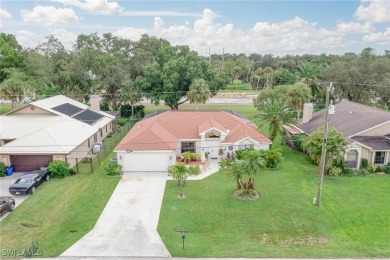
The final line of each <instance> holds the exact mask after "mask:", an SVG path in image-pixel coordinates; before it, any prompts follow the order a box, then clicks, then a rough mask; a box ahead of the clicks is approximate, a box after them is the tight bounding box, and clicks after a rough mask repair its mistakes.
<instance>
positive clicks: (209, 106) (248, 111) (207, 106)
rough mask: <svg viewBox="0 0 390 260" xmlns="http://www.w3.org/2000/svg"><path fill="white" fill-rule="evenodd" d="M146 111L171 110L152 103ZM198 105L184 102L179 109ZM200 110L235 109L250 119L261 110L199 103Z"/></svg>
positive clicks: (147, 106) (237, 105)
mask: <svg viewBox="0 0 390 260" xmlns="http://www.w3.org/2000/svg"><path fill="white" fill-rule="evenodd" d="M144 106H145V113H146V114H148V113H151V112H153V111H156V110H158V109H160V110H170V108H169V107H168V106H165V105H162V104H160V105H158V106H155V105H152V104H144ZM195 108H196V106H195V105H193V104H184V105H180V106H179V110H195ZM199 110H234V111H236V112H238V113H241V114H243V115H245V116H246V117H247V118H248V119H249V120H251V119H253V118H254V117H255V115H256V114H258V113H259V111H258V110H257V109H256V108H255V107H254V106H253V105H252V104H248V105H243V104H204V105H199Z"/></svg>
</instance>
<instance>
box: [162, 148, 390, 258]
mask: <svg viewBox="0 0 390 260" xmlns="http://www.w3.org/2000/svg"><path fill="white" fill-rule="evenodd" d="M284 158H285V159H284V161H283V162H282V163H281V164H280V166H279V168H278V169H277V170H268V171H266V172H265V173H264V174H262V175H261V176H258V177H256V180H255V185H256V188H257V189H258V190H260V191H261V198H260V199H259V200H257V201H239V200H235V199H233V198H232V191H233V189H234V188H235V185H234V183H233V181H231V180H229V179H227V178H226V177H225V176H224V174H223V173H221V172H218V173H216V174H214V175H212V176H210V177H208V178H206V179H204V180H202V181H188V182H187V186H186V187H185V188H184V193H185V195H186V198H185V199H177V197H176V196H177V195H178V193H179V187H178V186H177V185H176V183H175V182H174V181H170V182H168V183H167V186H166V189H165V195H164V200H163V205H162V209H161V214H160V222H159V226H158V231H159V233H160V235H161V237H162V239H163V241H164V243H165V244H166V246H167V248H168V250H169V251H170V253H171V254H172V256H178V257H286V258H292V257H296V258H308V257H314V258H317V257H319V258H325V257H326V258H334V257H346V258H347V257H352V258H358V257H390V239H389V234H390V225H389V223H390V206H389V198H388V196H387V194H388V192H389V187H390V176H389V175H385V176H379V175H371V176H353V177H326V178H325V180H324V190H323V196H322V204H321V205H320V206H314V205H312V202H313V198H314V197H315V195H316V188H317V175H316V167H315V166H314V165H313V164H311V162H310V161H309V160H308V158H307V157H306V156H305V155H303V154H301V153H298V152H295V151H290V150H289V149H287V148H284ZM178 230H186V231H187V232H188V234H187V237H186V247H185V250H182V244H181V233H178V232H177V231H178Z"/></svg>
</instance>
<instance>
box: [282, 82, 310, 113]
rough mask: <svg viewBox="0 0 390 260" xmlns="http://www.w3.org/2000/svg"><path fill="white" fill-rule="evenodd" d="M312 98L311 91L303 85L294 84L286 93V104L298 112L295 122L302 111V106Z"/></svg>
mask: <svg viewBox="0 0 390 260" xmlns="http://www.w3.org/2000/svg"><path fill="white" fill-rule="evenodd" d="M311 98H312V96H311V89H310V88H309V87H308V86H307V85H306V84H303V83H295V84H294V86H293V87H292V88H290V89H289V90H288V92H287V103H288V104H289V106H290V107H291V108H293V109H294V110H295V111H297V112H298V114H297V120H298V119H299V117H300V113H301V112H302V110H303V104H305V103H306V102H307V101H309V100H310V99H311Z"/></svg>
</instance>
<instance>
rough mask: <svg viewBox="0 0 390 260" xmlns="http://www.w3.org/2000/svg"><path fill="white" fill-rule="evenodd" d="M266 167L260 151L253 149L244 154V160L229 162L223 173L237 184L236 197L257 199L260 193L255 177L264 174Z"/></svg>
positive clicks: (224, 166)
mask: <svg viewBox="0 0 390 260" xmlns="http://www.w3.org/2000/svg"><path fill="white" fill-rule="evenodd" d="M264 170H265V166H264V162H263V158H262V154H261V152H260V151H256V150H253V149H248V150H244V151H243V152H242V160H237V161H234V162H232V161H230V160H229V161H227V162H226V163H224V164H223V165H222V171H223V172H224V173H225V174H227V176H229V177H230V178H232V179H234V180H235V181H236V183H237V189H236V190H235V191H234V193H233V194H234V196H236V197H238V198H240V199H245V200H246V199H256V198H258V197H259V195H260V193H259V192H258V191H257V190H256V189H255V187H254V180H255V176H256V175H258V174H260V173H262V172H264Z"/></svg>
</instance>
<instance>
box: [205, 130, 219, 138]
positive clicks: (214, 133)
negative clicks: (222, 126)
mask: <svg viewBox="0 0 390 260" xmlns="http://www.w3.org/2000/svg"><path fill="white" fill-rule="evenodd" d="M220 135H221V133H220V132H218V131H215V130H211V131H210V132H208V133H206V138H219V137H220Z"/></svg>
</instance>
